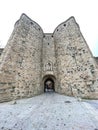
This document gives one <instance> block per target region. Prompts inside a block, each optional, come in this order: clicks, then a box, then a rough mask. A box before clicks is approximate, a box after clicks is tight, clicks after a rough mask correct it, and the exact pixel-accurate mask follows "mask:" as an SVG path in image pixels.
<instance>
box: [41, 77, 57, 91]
mask: <svg viewBox="0 0 98 130" xmlns="http://www.w3.org/2000/svg"><path fill="white" fill-rule="evenodd" d="M43 85H44V92H54V91H55V77H54V76H51V75H47V76H45V77H44V79H43Z"/></svg>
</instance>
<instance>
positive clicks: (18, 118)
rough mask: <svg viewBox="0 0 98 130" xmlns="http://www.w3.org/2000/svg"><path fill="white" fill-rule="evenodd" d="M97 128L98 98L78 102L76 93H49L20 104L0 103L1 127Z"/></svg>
mask: <svg viewBox="0 0 98 130" xmlns="http://www.w3.org/2000/svg"><path fill="white" fill-rule="evenodd" d="M93 103H94V104H93ZM95 103H96V106H95ZM6 108H7V109H6ZM97 129H98V100H96V101H93V100H92V101H87V100H83V101H82V102H78V101H77V99H76V98H74V97H69V96H64V95H60V94H56V93H45V94H42V95H40V96H36V97H33V98H29V99H21V100H17V104H12V101H11V102H8V103H1V104H0V130H97Z"/></svg>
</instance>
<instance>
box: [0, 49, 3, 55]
mask: <svg viewBox="0 0 98 130" xmlns="http://www.w3.org/2000/svg"><path fill="white" fill-rule="evenodd" d="M3 50H4V49H3V48H0V56H1V54H2V52H3Z"/></svg>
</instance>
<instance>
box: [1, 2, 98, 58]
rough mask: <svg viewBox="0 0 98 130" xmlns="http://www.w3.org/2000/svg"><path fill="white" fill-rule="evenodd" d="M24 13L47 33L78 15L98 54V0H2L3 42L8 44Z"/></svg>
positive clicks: (92, 46)
mask: <svg viewBox="0 0 98 130" xmlns="http://www.w3.org/2000/svg"><path fill="white" fill-rule="evenodd" d="M22 13H25V14H27V15H28V16H29V17H30V18H31V19H32V20H34V21H36V22H37V23H38V24H39V25H40V26H41V27H42V29H43V30H44V32H45V33H48V32H49V33H50V32H51V33H52V32H53V31H54V29H55V28H56V27H57V26H58V25H59V24H60V23H62V22H64V21H66V20H67V19H68V18H69V17H70V16H74V17H75V19H76V21H77V23H78V24H79V26H80V29H81V32H82V34H83V36H84V38H85V40H86V41H87V44H88V45H89V47H90V49H91V51H92V53H93V55H94V56H98V0H1V1H0V46H1V47H4V46H5V45H6V44H7V41H8V39H9V37H10V35H11V33H12V31H13V28H14V24H15V22H16V21H17V20H18V19H19V17H20V15H21V14H22Z"/></svg>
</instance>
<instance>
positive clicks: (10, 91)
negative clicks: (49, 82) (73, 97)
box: [0, 14, 43, 100]
mask: <svg viewBox="0 0 98 130" xmlns="http://www.w3.org/2000/svg"><path fill="white" fill-rule="evenodd" d="M42 38H43V31H42V29H41V28H40V26H39V25H38V24H36V23H35V22H34V21H32V20H31V19H29V18H28V17H27V16H26V15H24V14H22V16H21V18H20V20H19V21H17V23H16V24H15V27H14V31H13V33H12V35H11V37H10V39H9V41H8V44H7V46H6V47H5V49H4V51H3V54H2V56H1V65H0V100H11V99H16V98H22V97H31V96H33V95H36V94H40V93H41V92H42V91H43V90H42V89H41V88H40V86H41V78H40V77H41V64H42V62H41V57H42V40H43V39H42Z"/></svg>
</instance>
